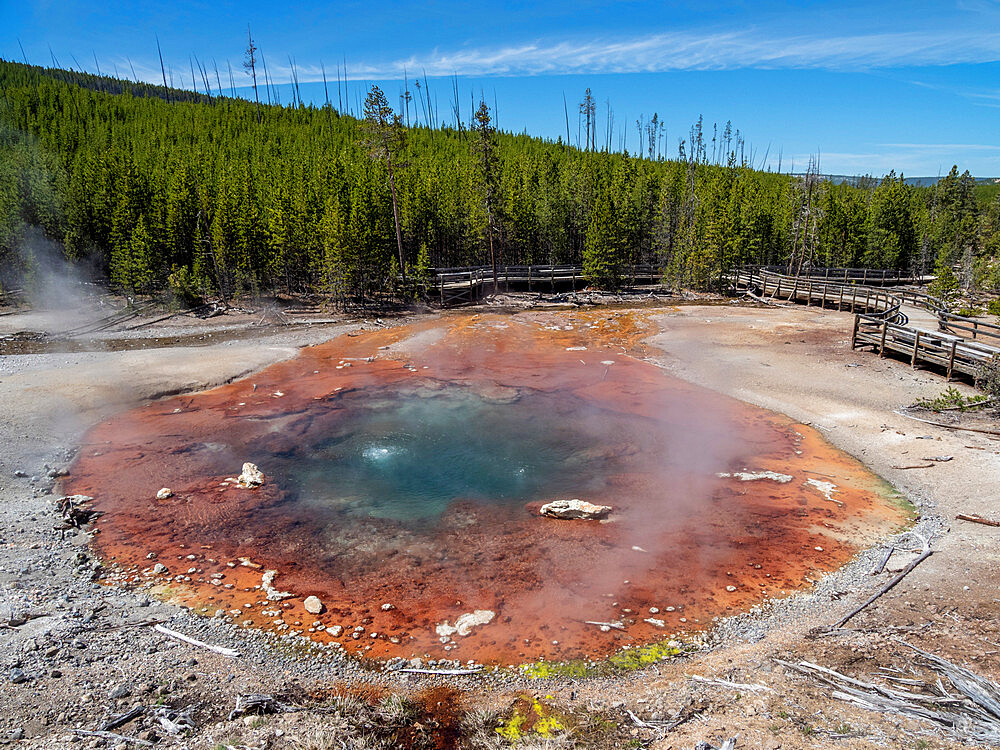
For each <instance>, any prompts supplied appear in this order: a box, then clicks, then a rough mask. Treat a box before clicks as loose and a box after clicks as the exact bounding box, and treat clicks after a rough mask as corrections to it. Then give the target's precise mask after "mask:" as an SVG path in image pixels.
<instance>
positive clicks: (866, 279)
mask: <svg viewBox="0 0 1000 750" xmlns="http://www.w3.org/2000/svg"><path fill="white" fill-rule="evenodd" d="M863 270H864V275H863V276H862V277H861V283H862V284H867V283H868V269H867V268H865V269H863Z"/></svg>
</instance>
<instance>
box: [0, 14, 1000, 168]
mask: <svg viewBox="0 0 1000 750" xmlns="http://www.w3.org/2000/svg"><path fill="white" fill-rule="evenodd" d="M0 19H2V23H0V56H3V57H4V58H7V59H21V57H22V53H21V46H19V42H20V45H22V46H23V48H24V53H25V54H26V56H27V58H28V60H29V61H30V62H32V63H36V64H43V65H49V64H51V61H52V56H53V55H54V56H55V58H56V59H57V60H58V62H59V63H60V64H61V65H62V66H63V67H73V68H84V69H86V70H89V71H91V72H96V70H97V65H98V64H99V65H100V67H101V70H102V72H104V73H108V72H112V73H113V72H114V71H115V69H116V68H117V71H118V72H119V74H121V75H123V76H127V77H131V75H132V68H134V70H135V73H136V75H137V76H138V77H140V78H143V79H146V80H150V81H158V80H159V78H160V71H159V63H158V60H157V53H156V36H158V37H159V39H160V44H161V47H162V50H163V55H164V61H165V63H166V64H167V65H168V66H169V67H170V69H171V70H172V72H173V80H174V83H175V84H176V85H183V86H184V87H186V88H190V87H191V78H190V72H189V71H190V63H189V60H190V56H191V55H196V56H197V57H198V58H199V59H200V60H202V61H203V62H206V63H207V64H209V65H210V66H211V64H212V61H215V62H217V63H218V65H219V68H220V72H221V78H222V81H223V85H224V86H225V87H226V88H227V89H228V86H229V80H228V78H229V76H228V72H227V68H226V62H227V61H228V62H229V63H230V64H231V65H232V66H233V71H234V77H235V79H236V83H237V86H244V87H245V85H246V82H247V78H246V76H245V75H243V72H242V69H241V68H240V66H239V62H240V60H241V57H242V50H243V48H244V47H245V44H246V29H247V24H248V23H249V24H250V26H251V28H252V29H253V34H254V39H255V42H256V43H257V44H258V46H259V47H260V49H261V51H262V52H263V53H264V55H265V60H266V61H267V64H268V69H269V72H270V74H271V76H272V77H273V78H274V79H275V80H276V81H278V82H279V84H281V90H280V95H281V97H282V99H283V101H287V100H288V99H289V97H290V93H289V87H288V85H287V81H288V80H289V79H290V68H291V65H290V60H289V59H290V58H291V59H294V61H295V64H296V67H297V68H298V71H299V78H300V80H301V81H303V82H304V83H306V85H304V86H303V87H302V91H303V95H304V96H306V97H307V98H310V99H312V100H314V101H316V102H318V103H322V101H323V98H324V94H323V85H322V83H321V80H322V78H321V65H325V67H326V70H327V75H328V78H329V79H330V81H331V87H332V89H333V95H332V98H334V99H335V100H336V97H337V94H336V76H337V68H338V65H339V66H340V68H341V75H343V68H344V61H345V60H346V66H347V67H346V70H347V74H348V76H349V78H350V83H349V84H348V86H349V89H350V95H349V97H350V101H351V102H352V107H354V108H355V109H356V108H357V103H358V101H359V98H363V91H364V89H365V88H366V87H367V86H368V85H369V83H371V82H378V83H379V85H381V86H382V88H383V89H384V90H385V91H386V94H387V95H388V96H389V99H390V101H391V102H398V96H399V94H400V92H401V90H402V88H403V87H402V78H403V73H404V71H406V72H407V74H408V75H410V76H411V77H412V76H413V75H415V74H419V75H420V76H421V77H423V75H424V74H425V73H426V75H427V77H428V82H429V85H430V90H431V96H432V98H435V97H436V101H437V108H438V112H439V115H440V118H441V119H447V120H453V115H452V114H451V106H452V105H451V99H452V79H451V76H453V75H457V76H458V84H459V88H460V92H461V93H460V100H461V103H462V104H461V108H462V117H463V120H467V119H468V112H469V108H470V103H469V102H470V93H471V94H473V95H474V96H475V97H476V99H478V98H479V96H480V95H482V96H484V97H485V98H486V100H487V102H488V103H490V104H491V106H492V104H493V102H494V101H496V104H497V108H498V116H499V123H500V125H501V127H502V128H503V129H505V130H514V131H522V130H527V132H529V133H531V134H534V135H542V136H546V137H551V138H555V137H557V136H560V135H562V136H563V137H564V138H565V132H566V125H565V114H564V109H563V96H564V95H565V97H566V99H567V101H568V103H569V110H570V120H571V123H570V137H571V139H572V140H574V141H575V140H576V131H577V126H576V123H577V116H576V111H575V109H576V105H577V104H578V103H579V101H580V99H581V98H582V96H583V92H584V89H585V88H587V87H588V86H589V87H591V88H592V90H593V92H594V95H595V97H596V99H597V101H598V120H599V122H600V125H599V134H598V141H599V142H603V140H604V138H605V131H606V122H607V103H608V102H610V106H611V108H612V109H613V111H614V119H615V125H614V128H615V129H614V137H613V142H614V144H615V146H616V147H620V145H621V143H622V137H623V129H624V137H625V144H626V146H627V147H628V148H629V149H630V150H631V151H635V149H636V147H637V145H638V139H637V135H636V125H635V121H636V120H637V119H639V118H644V119H648V118H649V117H650V116H652V114H653V113H654V112H655V113H657V114H658V115H659V117H660V119H662V120H663V121H664V122H665V123H666V128H667V132H666V139H665V142H666V144H667V145H666V146H665V149H666V150H668V151H669V153H670V154H671V155H673V154H674V153H676V150H677V140H678V138H681V137H685V136H686V135H687V131H688V129H689V127H690V125H691V124H692V123H693V122H694V121H695V120H696V119H697V118H698V116H699V115H704V117H705V121H706V123H707V124H708V128H709V132H710V131H711V123H712V122H719V123H720V125H721V124H723V123H725V121H727V120H732V122H733V124H734V126H736V127H738V128H740V130H741V131H742V132H743V133H744V134H745V136H746V139H747V142H748V144H749V146H750V147H751V148H752V149H753V151H754V153H755V155H756V159H757V163H758V164H760V163H762V162H763V160H764V155H765V153H766V154H767V155H768V158H767V162H768V164H769V165H770V166H771V167H772V168H777V167H778V163H779V158H780V160H781V168H782V170H784V171H787V170H789V169H791V168H794V169H796V170H799V169H802V168H804V167H805V164H806V162H807V160H808V159H809V157H810V155H817V154H818V156H819V159H820V166H821V168H822V170H823V171H825V172H830V173H845V174H859V173H873V174H883V173H885V172H887V171H888V170H890V169H895V170H896V171H897V172H899V171H902V172H903V173H905V174H907V175H910V176H926V175H935V174H938V173H943V172H947V170H948V169H949V168H950V167H951V165H952V164H953V163H957V164H958V165H959V167H960V168H962V169H966V168H968V169H969V170H971V171H972V172H973V174H976V175H979V176H1000V137H998V136H1000V129H998V124H1000V123H998V121H1000V0H955V1H953V2H921V0H915V1H913V2H905V3H904V2H877V1H876V2H855V1H854V0H847V1H845V2H808V1H804V0H803V1H800V2H792V3H777V2H770V1H769V0H762V1H759V2H753V1H751V0H746V1H743V0H729V1H726V2H714V3H713V2H708V1H707V0H706V1H705V2H638V1H637V2H615V3H612V2H600V1H599V0H575V1H573V2H513V3H505V4H502V5H501V4H499V3H473V2H450V1H442V0H435V1H431V2H424V3H419V4H418V3H405V2H358V1H357V0H342V1H341V2H337V3H329V4H327V3H316V2H310V1H308V0H306V1H305V2H298V3H283V4H277V3H273V2H267V3H264V2H255V1H254V0H245V1H244V2H226V1H224V0H214V1H213V2H200V1H199V2H193V1H190V0H179V1H177V2H170V3H165V2H162V1H161V2H155V3H152V2H148V3H140V2H106V3H95V2H57V1H55V0H27V1H21V2H11V0H0ZM50 50H51V51H50ZM95 56H96V61H95ZM212 78H213V79H214V72H213V74H212ZM214 85H215V84H214V81H213V86H214ZM200 86H201V84H200V83H199V87H200ZM411 89H412V80H411ZM242 92H243V93H244V94H245V93H246V89H245V88H244V89H242ZM413 116H414V115H413V113H411V119H412V117H413ZM420 117H421V118H422V117H423V116H422V114H421V115H420Z"/></svg>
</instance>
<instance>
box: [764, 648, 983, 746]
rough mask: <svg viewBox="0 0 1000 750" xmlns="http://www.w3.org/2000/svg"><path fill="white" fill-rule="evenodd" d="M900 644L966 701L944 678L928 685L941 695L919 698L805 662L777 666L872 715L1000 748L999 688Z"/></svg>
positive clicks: (942, 660)
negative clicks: (927, 724) (928, 725)
mask: <svg viewBox="0 0 1000 750" xmlns="http://www.w3.org/2000/svg"><path fill="white" fill-rule="evenodd" d="M897 642H898V643H900V644H901V645H904V646H907V647H908V648H911V649H913V650H914V651H916V652H917V653H918V654H919V655H920V656H921V657H922V658H923V659H924V660H925V661H926V662H928V664H929V666H930V668H931V669H932V670H933V671H934V672H936V673H937V674H938V675H942V676H944V677H945V678H947V679H948V680H949V681H950V682H951V684H952V686H953V687H954V688H955V689H956V690H957V691H958V692H959V693H961V695H960V696H956V695H953V694H952V693H950V692H948V691H947V690H946V689H945V687H944V685H943V684H942V682H941V679H940V678H939V679H938V680H937V684H936V685H931V684H930V683H929V682H928V683H924V684H923V688H924V689H925V690H935V689H936V694H928V693H927V692H924V693H917V692H912V691H910V690H903V689H895V688H891V687H886V686H883V685H876V684H874V683H871V682H864V681H862V680H859V679H855V678H853V677H848V676H847V675H845V674H841V673H840V672H837V671H835V670H833V669H828V668H826V667H821V666H819V665H817V664H812V663H810V662H806V661H802V662H799V663H798V664H792V663H791V662H787V661H783V660H781V659H775V661H776V662H778V663H779V664H781V665H782V666H784V667H786V668H788V669H791V670H793V671H795V672H798V673H800V674H803V675H806V676H809V677H811V678H813V679H815V680H818V681H819V682H822V683H825V684H826V685H828V686H830V687H832V688H833V691H832V693H831V696H832V697H833V698H836V699H837V700H842V701H845V702H848V703H852V704H854V705H856V706H860V707H861V708H865V709H867V710H869V711H878V712H880V713H887V714H897V715H900V716H908V717H912V718H917V719H924V720H926V721H931V722H934V723H935V724H937V725H938V726H939V727H940V728H942V729H944V730H945V731H947V732H949V733H951V734H953V735H955V736H957V737H960V738H962V739H964V740H974V741H976V742H979V743H986V744H996V743H998V742H1000V685H997V684H996V683H995V682H992V681H990V680H987V679H986V678H984V677H980V676H979V675H977V674H975V673H973V672H971V671H969V670H968V669H965V668H964V667H960V666H958V665H956V664H952V663H951V662H949V661H946V660H945V659H942V658H940V657H938V656H934V655H933V654H930V653H928V652H926V651H922V650H921V649H919V648H916V647H915V646H911V645H910V644H908V643H906V642H905V641H897ZM883 677H885V676H884V675H883ZM911 682H916V681H911Z"/></svg>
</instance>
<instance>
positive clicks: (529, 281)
mask: <svg viewBox="0 0 1000 750" xmlns="http://www.w3.org/2000/svg"><path fill="white" fill-rule="evenodd" d="M528 291H529V292H530V291H531V266H528Z"/></svg>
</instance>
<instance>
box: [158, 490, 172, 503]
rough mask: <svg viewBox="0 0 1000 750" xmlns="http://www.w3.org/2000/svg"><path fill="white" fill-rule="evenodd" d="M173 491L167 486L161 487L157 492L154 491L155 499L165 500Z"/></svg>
mask: <svg viewBox="0 0 1000 750" xmlns="http://www.w3.org/2000/svg"><path fill="white" fill-rule="evenodd" d="M173 496H174V492H173V490H171V489H170V488H169V487H163V488H162V489H161V490H160V491H159V492H157V493H156V499H157V500H166V499H167V498H168V497H173Z"/></svg>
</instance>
